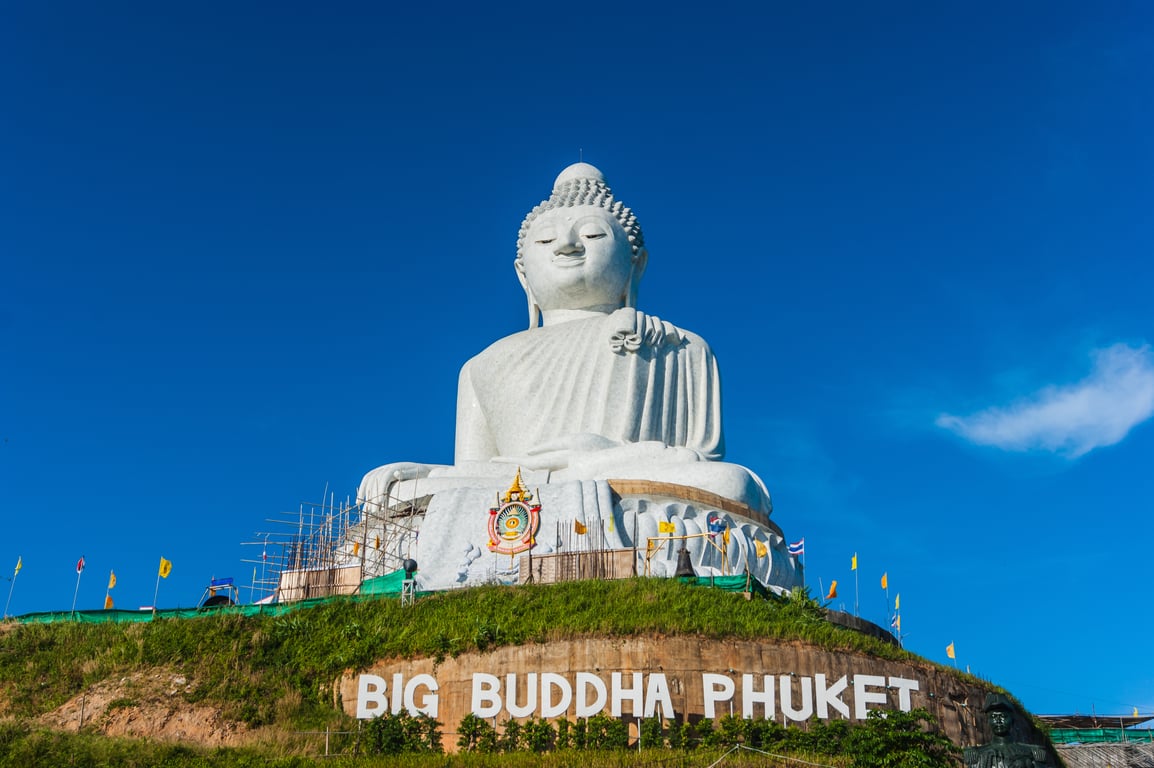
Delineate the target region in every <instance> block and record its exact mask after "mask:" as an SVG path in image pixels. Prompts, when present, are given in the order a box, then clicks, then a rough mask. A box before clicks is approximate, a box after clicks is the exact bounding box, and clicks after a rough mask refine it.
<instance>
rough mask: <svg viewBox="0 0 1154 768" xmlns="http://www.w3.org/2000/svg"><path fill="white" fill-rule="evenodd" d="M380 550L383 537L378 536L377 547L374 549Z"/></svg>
mask: <svg viewBox="0 0 1154 768" xmlns="http://www.w3.org/2000/svg"><path fill="white" fill-rule="evenodd" d="M380 548H381V537H380V536H378V537H377V541H376V545H375V546H374V549H380Z"/></svg>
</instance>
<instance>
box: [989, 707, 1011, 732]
mask: <svg viewBox="0 0 1154 768" xmlns="http://www.w3.org/2000/svg"><path fill="white" fill-rule="evenodd" d="M987 717H988V718H989V721H990V730H991V731H993V732H994V735H995V736H1005V735H1006V734H1007V733H1009V732H1010V723H1011V715H1010V713H1009V712H1007V711H1006V710H1004V709H991V710H990V711H989V713H987Z"/></svg>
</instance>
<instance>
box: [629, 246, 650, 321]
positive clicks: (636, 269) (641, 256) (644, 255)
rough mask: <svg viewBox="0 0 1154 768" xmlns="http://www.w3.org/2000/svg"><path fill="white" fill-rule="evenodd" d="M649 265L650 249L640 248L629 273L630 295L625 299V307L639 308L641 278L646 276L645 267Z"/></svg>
mask: <svg viewBox="0 0 1154 768" xmlns="http://www.w3.org/2000/svg"><path fill="white" fill-rule="evenodd" d="M648 263H649V251H648V249H646V248H638V249H637V253H636V255H634V257H633V269H632V271H631V272H630V273H629V295H628V296H626V297H625V306H627V307H633V308H634V309H636V308H637V290H638V289H639V288H640V287H641V276H642V275H644V274H645V267H646V265H647V264H648Z"/></svg>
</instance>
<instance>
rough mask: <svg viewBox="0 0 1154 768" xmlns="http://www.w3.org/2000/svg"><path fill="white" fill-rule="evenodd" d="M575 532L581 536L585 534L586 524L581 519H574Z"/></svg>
mask: <svg viewBox="0 0 1154 768" xmlns="http://www.w3.org/2000/svg"><path fill="white" fill-rule="evenodd" d="M573 532H574V533H576V534H577V535H579V536H584V535H585V526H584V524H582V522H581V521H580V520H574V521H573Z"/></svg>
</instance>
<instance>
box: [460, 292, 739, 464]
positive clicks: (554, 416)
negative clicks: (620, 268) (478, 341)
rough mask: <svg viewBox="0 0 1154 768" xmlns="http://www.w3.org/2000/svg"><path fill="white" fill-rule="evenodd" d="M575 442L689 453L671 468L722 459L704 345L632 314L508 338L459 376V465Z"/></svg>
mask: <svg viewBox="0 0 1154 768" xmlns="http://www.w3.org/2000/svg"><path fill="white" fill-rule="evenodd" d="M647 328H648V329H649V330H648V332H647V331H646V329H647ZM578 435H584V436H600V437H601V438H606V439H607V441H608V442H609V443H612V444H617V445H629V444H636V443H647V442H655V443H660V444H662V445H663V446H666V447H669V448H680V449H687V450H685V451H681V452H679V453H672V454H671V453H669V452H666V459H665V460H666V461H668V460H669V458H671V457H673V456H677V457H679V458H675V461H679V462H684V461H719V460H720V459H721V458H722V457H723V456H724V452H725V449H724V442H723V438H722V432H721V388H720V382H719V377H718V371H717V363H716V362H715V360H714V357H713V353H712V351H711V350H710V349H709V346H708V344H706V343H705V341H704V340H703V339H701V338H700V337H699V336H696V335H694V334H692V333H689V332H686V331H683V330H681V329H678V328H675V327H673V326H671V325H669V324H668V323H662V322H661V321H659V320H657V319H656V318H652V317H651V316H650V317H647V316H645V315H644V314H643V313H641V312H637V311H636V310H633V309H628V308H626V309H621V310H617V311H616V312H613V313H612V314H609V315H605V316H597V317H593V318H586V319H581V320H574V321H571V322H566V323H560V324H556V325H549V326H544V327H541V328H533V329H530V330H527V331H522V332H521V333H517V334H514V335H512V336H507V337H505V338H503V339H501V340H499V341H497V342H495V343H494V344H492V345H491V346H489V347H488V348H487V349H486V350H485V351H483V352H481V353H480V354H479V355H477V356H476V357H474V358H473V359H472V360H470V361H469V362H467V363H466V364H465V366H464V367H463V368H462V370H461V376H460V382H459V385H458V394H457V443H456V458H455V461H456V463H457V464H458V465H459V464H462V463H463V462H470V461H487V460H490V459H493V458H495V457H525V456H530V455H533V454H535V453H538V452H539V451H541V450H542V447H543V446H549V445H551V444H555V443H556V442H557V441H559V440H560V441H564V440H565V439H567V438H570V437H573V436H578Z"/></svg>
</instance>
